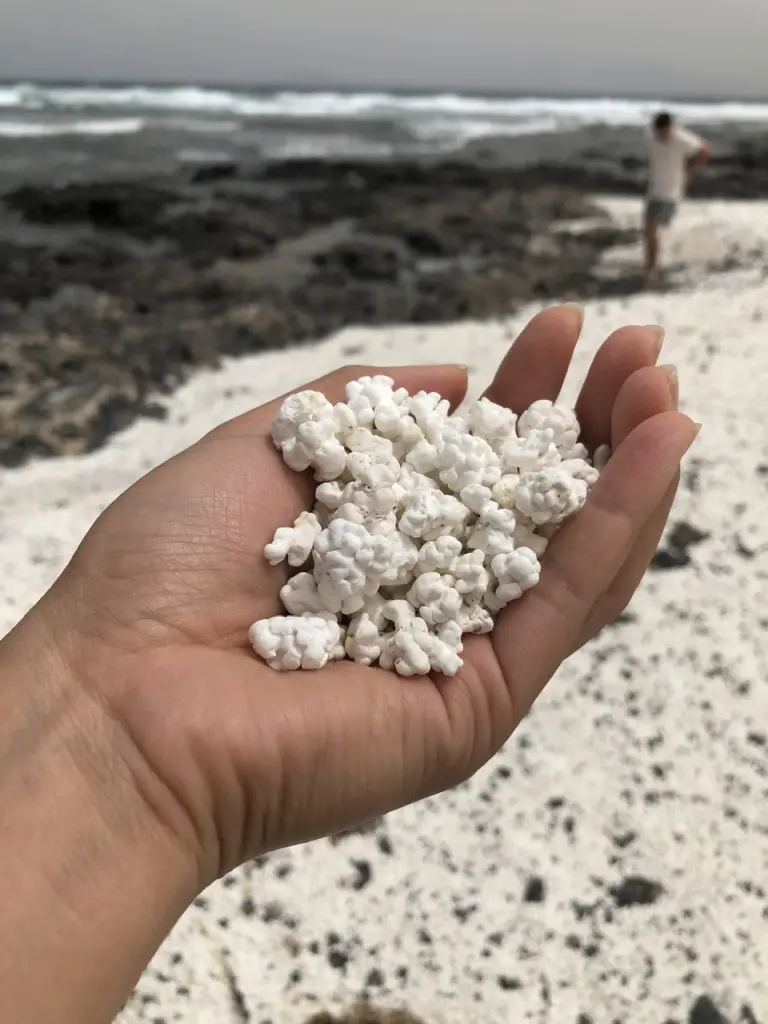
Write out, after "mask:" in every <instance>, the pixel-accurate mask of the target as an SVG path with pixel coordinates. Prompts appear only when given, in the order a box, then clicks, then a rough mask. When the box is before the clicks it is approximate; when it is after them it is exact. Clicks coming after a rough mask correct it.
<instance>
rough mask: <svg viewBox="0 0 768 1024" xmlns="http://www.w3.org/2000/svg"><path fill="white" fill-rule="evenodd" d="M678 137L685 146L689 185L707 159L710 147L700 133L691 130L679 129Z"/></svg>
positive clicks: (710, 150)
mask: <svg viewBox="0 0 768 1024" xmlns="http://www.w3.org/2000/svg"><path fill="white" fill-rule="evenodd" d="M678 137H679V138H680V141H681V142H682V144H683V145H684V146H685V152H686V154H687V155H688V165H687V178H688V184H689V185H690V184H691V182H692V181H693V179H694V178H695V177H696V175H697V174H698V172H699V170H700V169H701V167H702V166H703V165H704V164H705V163H706V161H707V160H708V159H709V155H710V153H711V152H712V147H711V146H710V144H709V142H707V140H706V139H703V138H702V137H701V136H700V135H694V133H693V132H688V131H684V130H681V131H680V133H679V136H678Z"/></svg>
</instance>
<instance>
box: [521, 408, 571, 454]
mask: <svg viewBox="0 0 768 1024" xmlns="http://www.w3.org/2000/svg"><path fill="white" fill-rule="evenodd" d="M542 430H551V431H552V434H553V443H554V445H555V447H556V448H557V449H559V450H560V451H561V452H564V451H565V452H568V451H570V450H571V449H572V448H573V446H574V445H575V444H576V442H577V441H578V440H579V421H578V420H577V419H576V413H575V412H574V411H573V409H569V408H568V407H567V406H564V405H558V404H557V403H556V402H550V401H547V400H546V399H541V400H540V401H538V402H534V403H533V405H532V406H530V408H528V409H526V411H525V412H524V413H523V415H522V416H521V417H520V419H519V420H518V421H517V432H518V434H519V435H520V437H530V436H531V434H533V433H534V432H536V431H542Z"/></svg>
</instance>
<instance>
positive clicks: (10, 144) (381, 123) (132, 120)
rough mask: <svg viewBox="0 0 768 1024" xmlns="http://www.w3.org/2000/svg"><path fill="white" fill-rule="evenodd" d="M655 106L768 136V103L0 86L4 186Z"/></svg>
mask: <svg viewBox="0 0 768 1024" xmlns="http://www.w3.org/2000/svg"><path fill="white" fill-rule="evenodd" d="M662 106H663V107H664V108H666V109H670V110H672V111H673V112H676V113H677V114H678V115H679V116H680V117H681V118H682V119H683V120H684V121H685V122H687V123H689V124H692V125H693V124H696V123H707V124H723V125H727V124H729V123H738V124H742V125H761V126H764V127H768V102H766V103H745V102H683V101H675V100H659V99H655V100H648V99H644V100H643V99H623V98H621V97H598V98H548V97H544V96H517V97H503V96H473V95H457V94H453V93H439V94H413V93H409V94H403V93H395V92H392V93H388V92H327V91H326V92H310V91H295V90H284V89H282V90H248V89H231V88H209V87H202V86H198V85H177V86H150V85H141V84H137V85H119V86H115V85H98V84H96V85H94V84H71V83H69V84H42V83H35V82H10V83H2V82H0V175H1V174H2V172H3V171H6V172H8V173H9V174H11V175H12V176H13V177H14V178H18V176H19V175H22V176H23V175H24V173H25V172H28V173H30V174H33V173H34V171H35V170H36V169H39V168H40V167H41V166H42V165H43V164H45V165H50V164H51V163H55V164H56V165H57V166H58V167H60V168H62V169H67V168H69V169H70V170H73V171H74V170H76V169H77V167H78V166H82V167H85V166H87V165H89V164H90V163H91V162H92V161H93V160H94V159H95V160H100V159H101V161H102V163H103V162H105V161H106V163H109V161H110V160H111V161H112V162H114V163H115V164H116V166H117V165H124V163H125V162H126V161H128V162H133V163H134V164H139V163H141V162H142V161H143V162H144V163H145V164H146V165H147V167H149V166H150V165H151V166H159V165H167V164H168V163H169V162H172V163H175V164H178V163H192V164H194V163H211V162H221V161H239V160H243V159H248V160H253V159H254V158H255V159H272V160H274V159H285V158H290V157H318V158H323V157H333V156H336V157H348V158H361V157H383V158H386V157H389V156H395V155H411V156H418V155H422V154H434V153H440V152H445V153H450V152H451V151H455V150H456V149H458V148H460V147H461V146H463V145H464V144H466V143H467V142H470V141H473V140H477V139H482V138H483V137H486V136H493V137H505V136H521V135H536V134H548V133H558V132H563V131H568V130H573V129H579V128H584V127H586V126H591V125H604V126H614V127H619V126H627V127H631V126H639V125H642V124H645V123H647V121H648V119H649V117H650V116H651V115H652V113H653V112H654V111H656V110H658V109H660V107H662ZM104 169H105V168H104V167H102V170H104Z"/></svg>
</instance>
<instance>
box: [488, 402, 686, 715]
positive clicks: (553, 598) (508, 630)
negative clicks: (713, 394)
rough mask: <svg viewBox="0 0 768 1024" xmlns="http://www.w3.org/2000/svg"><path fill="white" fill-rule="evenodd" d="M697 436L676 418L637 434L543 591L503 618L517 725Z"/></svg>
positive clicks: (501, 640) (562, 535) (544, 577)
mask: <svg viewBox="0 0 768 1024" xmlns="http://www.w3.org/2000/svg"><path fill="white" fill-rule="evenodd" d="M696 433H697V427H696V425H695V424H694V423H693V422H692V421H691V420H689V419H688V418H687V417H686V416H683V415H681V414H680V413H677V412H664V413H660V414H659V415H656V416H653V417H651V418H650V419H646V420H645V421H644V422H642V423H641V424H640V425H639V426H638V427H636V428H635V429H634V430H633V431H632V432H631V433H630V434H629V436H628V437H627V438H626V439H625V440H624V441H623V443H622V444H620V445H619V446H618V448H617V450H616V451H615V453H614V455H613V457H612V458H611V460H610V462H609V463H608V465H607V467H606V469H605V471H604V473H603V474H602V476H601V478H600V480H599V481H598V483H597V484H596V485H595V488H594V489H593V491H592V493H591V495H590V498H589V500H588V501H587V504H586V505H585V507H584V508H583V509H582V510H581V512H580V513H579V514H578V515H577V516H575V517H574V518H573V519H572V520H571V521H569V522H567V523H566V524H565V525H564V526H563V527H562V529H561V530H560V531H559V532H558V533H557V534H556V536H555V538H554V539H553V541H552V543H551V544H550V546H549V548H548V550H547V554H546V558H545V562H544V567H543V571H542V574H541V580H540V582H539V585H538V586H537V587H534V588H533V590H531V591H530V592H529V593H527V594H526V595H525V597H524V598H523V600H521V601H520V602H519V604H513V605H511V606H509V607H508V608H507V609H505V611H504V612H502V614H501V615H500V616H499V619H498V622H497V626H496V629H495V630H494V632H493V634H492V639H493V644H494V648H495V652H496V657H497V658H498V661H499V664H500V666H501V669H502V672H503V674H504V676H505V678H506V680H507V682H508V685H509V687H510V688H511V693H512V697H513V700H514V703H515V708H516V716H517V717H518V718H519V717H522V715H524V714H525V713H526V712H527V711H528V709H529V708H530V706H531V704H532V703H533V701H534V700H535V699H536V697H537V696H538V694H539V692H540V690H541V689H542V687H543V686H544V684H545V683H546V681H547V680H548V679H549V678H550V676H551V675H552V674H553V673H554V671H555V670H556V668H557V667H558V665H559V664H560V662H562V661H563V660H564V659H565V658H566V657H567V656H568V655H569V654H570V653H571V651H572V650H573V648H574V646H575V644H576V642H577V640H578V637H579V635H580V633H581V631H582V630H583V628H584V625H585V623H586V621H587V619H588V618H589V616H590V614H591V613H592V610H593V608H594V605H595V603H596V602H597V601H598V600H599V599H600V596H601V595H602V594H604V593H605V591H606V590H607V589H608V588H609V586H610V585H611V583H612V581H613V580H614V579H615V578H616V575H617V573H618V572H619V570H620V568H621V566H622V565H623V563H624V561H625V559H626V558H627V557H628V555H629V553H630V551H631V550H632V548H633V546H634V544H635V543H636V541H637V538H638V536H639V535H640V533H641V531H642V530H643V528H644V526H645V525H646V523H647V522H648V520H649V518H650V517H651V516H652V515H653V514H654V511H655V510H656V509H657V508H658V506H659V504H660V503H661V502H662V501H663V500H664V498H665V495H666V494H667V492H668V491H669V488H670V487H671V486H672V484H673V483H674V480H675V477H676V474H677V472H678V468H679V465H680V460H681V459H682V457H683V455H684V454H685V452H686V451H687V450H688V448H689V447H690V445H691V444H692V443H693V440H694V438H695V436H696Z"/></svg>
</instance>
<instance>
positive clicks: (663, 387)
mask: <svg viewBox="0 0 768 1024" xmlns="http://www.w3.org/2000/svg"><path fill="white" fill-rule="evenodd" d="M677 400H678V380H677V372H676V370H675V369H674V367H671V366H659V367H647V368H645V369H643V370H638V371H637V372H636V373H634V374H633V375H632V376H631V377H630V378H629V380H628V381H627V382H626V384H625V385H624V387H623V388H622V389H621V392H620V393H619V397H618V399H617V401H616V406H615V408H614V412H613V428H612V434H611V442H612V444H613V445H614V447H618V446H619V445H621V444H622V442H623V441H624V439H625V438H626V437H627V436H628V435H629V434H630V433H631V432H632V431H633V430H634V429H635V428H636V427H637V426H639V424H640V423H642V422H643V421H644V420H646V419H648V418H649V417H651V416H655V415H658V414H659V413H662V412H669V411H671V410H674V409H676V408H677ZM679 476H680V474H679V472H678V473H676V474H675V476H674V479H673V480H672V482H671V483H670V485H669V487H668V488H667V491H666V493H665V494H664V496H663V497H662V499H661V501H660V502H659V504H658V505H657V506H656V508H655V509H654V510H653V512H652V513H651V515H650V516H649V517H648V519H647V521H646V523H645V525H644V526H643V528H642V529H641V530H640V532H639V534H638V535H637V538H636V540H635V543H634V544H633V546H632V549H631V551H630V552H629V554H628V555H627V558H626V559H625V561H624V564H623V565H622V567H621V569H620V570H619V571H618V573H617V574H616V576H615V578H614V579H613V580H612V581H611V583H610V584H609V585H608V587H607V589H606V590H605V592H604V593H603V594H602V595H601V596H600V598H599V599H598V600H597V601H596V602H595V605H594V607H593V609H592V611H591V613H590V615H589V617H588V618H587V621H586V622H585V624H584V627H583V629H582V630H581V633H580V634H579V637H578V640H577V642H576V645H575V646H576V648H578V647H581V646H583V645H584V644H585V643H587V642H588V641H589V640H591V639H592V637H594V636H595V635H596V634H597V633H599V632H600V630H601V629H603V628H604V627H605V626H607V625H608V623H609V622H612V621H613V620H614V619H615V618H616V616H617V615H619V614H620V613H621V612H622V611H623V610H624V608H626V606H627V604H628V603H629V601H630V599H631V598H632V595H633V594H634V592H635V591H636V590H637V588H638V586H639V585H640V582H641V581H642V578H643V576H644V575H645V573H646V571H647V569H648V566H649V564H650V561H651V559H652V558H653V555H654V553H655V551H656V549H657V547H658V546H659V541H660V539H661V535H662V533H663V532H664V527H665V525H666V523H667V519H668V518H669V512H670V508H671V507H672V502H673V501H674V499H675V494H676V493H677V485H678V481H679Z"/></svg>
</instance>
